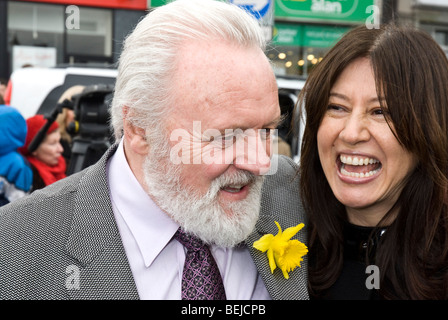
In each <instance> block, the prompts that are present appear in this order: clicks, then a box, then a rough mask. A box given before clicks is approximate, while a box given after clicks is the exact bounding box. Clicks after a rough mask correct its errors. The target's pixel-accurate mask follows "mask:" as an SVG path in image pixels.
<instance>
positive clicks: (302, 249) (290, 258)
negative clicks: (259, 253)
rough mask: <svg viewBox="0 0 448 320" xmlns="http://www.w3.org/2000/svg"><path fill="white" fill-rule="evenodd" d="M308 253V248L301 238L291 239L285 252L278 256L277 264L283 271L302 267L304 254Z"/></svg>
mask: <svg viewBox="0 0 448 320" xmlns="http://www.w3.org/2000/svg"><path fill="white" fill-rule="evenodd" d="M307 253H308V248H307V246H306V245H305V244H303V243H302V242H300V241H299V240H290V241H289V242H288V247H287V248H286V249H285V252H284V254H282V255H281V256H279V257H278V258H277V265H278V266H279V267H280V269H281V270H282V271H287V272H289V271H293V270H294V269H295V268H296V267H300V262H302V261H303V256H304V255H306V254H307Z"/></svg>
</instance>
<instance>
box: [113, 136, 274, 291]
mask: <svg viewBox="0 0 448 320" xmlns="http://www.w3.org/2000/svg"><path fill="white" fill-rule="evenodd" d="M107 176H108V183H109V190H110V196H111V199H112V207H113V210H114V215H115V219H116V221H117V225H118V229H119V231H120V235H121V238H122V241H123V246H124V249H125V251H126V255H127V257H128V260H129V265H130V267H131V270H132V274H133V276H134V281H135V284H136V286H137V291H138V294H139V296H140V299H143V300H145V299H180V298H181V280H182V270H183V265H184V261H185V252H186V250H185V248H184V247H183V245H182V244H180V243H179V242H178V241H176V240H174V239H172V237H173V235H174V234H175V233H176V231H177V229H178V228H179V225H178V224H177V223H176V222H174V221H173V220H171V219H170V217H169V216H168V215H167V214H166V213H164V212H163V211H162V210H161V209H160V208H159V207H158V206H157V205H156V204H155V203H154V202H153V201H152V199H151V197H149V196H148V194H147V193H146V192H145V191H144V190H143V188H142V187H141V185H140V184H139V182H138V181H137V179H136V178H135V176H134V174H133V173H132V171H131V169H130V167H129V165H128V163H127V160H126V157H125V155H124V149H123V140H122V141H121V142H120V145H119V147H118V149H117V151H116V153H115V154H114V155H113V156H112V157H111V158H110V159H109V162H108V166H107ZM210 250H211V252H212V254H213V256H214V258H215V260H216V263H217V264H218V267H219V270H220V273H221V276H222V278H223V282H224V287H225V290H226V295H227V299H228V300H240V299H244V300H248V299H257V300H263V299H271V298H270V296H269V293H268V292H267V290H266V287H265V285H264V282H263V280H262V279H261V278H260V276H259V275H258V272H257V270H256V267H255V265H254V263H253V261H252V258H251V256H250V254H249V251H248V249H247V248H246V247H245V246H242V247H239V248H230V249H229V248H222V247H217V246H211V248H210Z"/></svg>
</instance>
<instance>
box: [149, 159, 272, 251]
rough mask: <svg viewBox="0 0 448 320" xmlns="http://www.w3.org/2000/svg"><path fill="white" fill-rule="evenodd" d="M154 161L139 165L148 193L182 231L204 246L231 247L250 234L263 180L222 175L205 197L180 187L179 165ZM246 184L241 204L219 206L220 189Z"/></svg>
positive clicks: (244, 173) (237, 174) (241, 174)
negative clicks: (244, 196)
mask: <svg viewBox="0 0 448 320" xmlns="http://www.w3.org/2000/svg"><path fill="white" fill-rule="evenodd" d="M167 154H168V155H169V152H168V153H167ZM154 158H156V157H154V155H152V156H151V155H148V157H147V159H146V160H145V163H144V165H143V172H144V178H145V183H146V186H147V190H148V193H149V195H150V196H151V198H152V199H153V200H154V201H155V202H156V204H157V205H158V206H159V207H160V208H161V209H162V210H163V211H165V212H166V213H167V214H168V215H169V216H170V217H171V218H172V219H173V220H174V221H176V222H177V223H178V224H179V225H180V226H181V227H182V228H183V230H184V231H186V232H188V233H191V234H194V235H195V236H197V237H198V238H200V239H201V240H202V241H204V242H205V243H208V244H216V245H218V246H221V247H234V246H236V245H237V244H239V243H241V242H242V241H244V240H245V239H246V238H247V237H248V236H249V234H250V233H251V232H252V231H253V230H254V227H255V224H256V222H257V220H258V216H259V212H260V199H261V187H262V184H263V181H264V177H263V176H255V175H254V174H252V173H250V172H248V171H243V170H240V171H237V172H235V173H233V174H223V175H221V176H219V177H218V178H216V179H215V180H213V181H212V183H211V185H210V188H209V190H208V192H207V193H206V194H205V195H198V194H197V191H195V190H194V186H184V185H182V183H181V180H180V173H179V172H180V166H179V165H175V164H173V163H171V162H170V160H169V157H166V158H164V159H162V160H158V161H157V160H153V159H154ZM248 183H249V184H250V185H249V193H248V195H247V197H246V198H245V199H244V200H241V201H234V202H226V203H220V201H219V199H218V195H219V192H220V190H221V188H222V187H224V186H228V185H234V184H241V185H244V184H248Z"/></svg>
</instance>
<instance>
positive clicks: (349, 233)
mask: <svg viewBox="0 0 448 320" xmlns="http://www.w3.org/2000/svg"><path fill="white" fill-rule="evenodd" d="M385 231H386V229H375V228H373V227H361V226H356V225H353V224H349V223H347V224H346V226H345V229H344V265H343V267H342V272H341V274H340V276H339V278H338V279H337V280H336V282H335V283H334V284H333V286H331V287H330V288H329V289H328V291H327V292H326V294H325V296H324V297H322V298H323V299H327V300H372V299H378V290H377V289H375V288H372V289H368V288H367V286H366V280H367V278H368V277H369V276H371V274H372V272H368V273H366V268H367V266H368V265H372V264H374V257H375V251H376V246H377V243H378V241H379V239H380V237H381V236H382V235H383V233H384V232H385ZM372 232H374V234H373V233H372ZM369 283H371V282H370V281H369Z"/></svg>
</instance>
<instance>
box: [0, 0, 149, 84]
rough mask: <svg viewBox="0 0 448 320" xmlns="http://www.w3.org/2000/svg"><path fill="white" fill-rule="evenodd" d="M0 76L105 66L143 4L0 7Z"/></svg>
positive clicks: (73, 0)
mask: <svg viewBox="0 0 448 320" xmlns="http://www.w3.org/2000/svg"><path fill="white" fill-rule="evenodd" d="M1 9H3V10H1V11H2V13H0V15H1V17H0V18H1V19H0V21H1V22H0V24H2V26H0V30H6V32H0V33H2V36H0V41H1V42H2V46H0V58H1V60H2V61H1V67H0V77H1V78H7V77H8V76H9V75H10V74H11V73H12V72H13V71H15V70H16V69H18V68H23V67H26V66H30V65H31V66H41V67H53V66H56V65H60V64H74V63H83V64H95V65H111V64H113V63H115V62H116V61H117V59H118V56H119V53H120V51H121V45H122V41H123V39H124V38H125V36H126V35H127V34H128V33H129V32H130V31H131V30H132V29H133V28H134V26H135V25H136V24H137V22H138V21H139V19H140V18H141V16H142V15H144V14H146V12H147V0H111V1H100V0H32V1H6V2H3V5H2V8H1Z"/></svg>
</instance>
